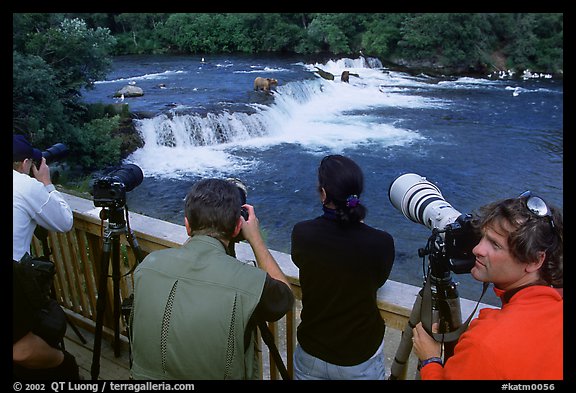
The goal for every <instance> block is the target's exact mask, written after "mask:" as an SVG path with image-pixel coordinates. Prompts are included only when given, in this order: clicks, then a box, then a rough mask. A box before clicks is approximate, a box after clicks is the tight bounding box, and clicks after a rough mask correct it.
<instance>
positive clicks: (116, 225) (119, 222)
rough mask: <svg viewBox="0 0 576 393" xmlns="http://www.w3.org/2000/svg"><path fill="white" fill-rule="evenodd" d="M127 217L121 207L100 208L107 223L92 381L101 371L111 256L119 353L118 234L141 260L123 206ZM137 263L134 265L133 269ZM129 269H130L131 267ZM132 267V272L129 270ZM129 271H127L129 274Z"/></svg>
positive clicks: (101, 261) (115, 324)
mask: <svg viewBox="0 0 576 393" xmlns="http://www.w3.org/2000/svg"><path fill="white" fill-rule="evenodd" d="M125 212H126V220H125V219H124V211H123V208H122V207H105V208H103V209H102V210H101V211H100V218H101V219H102V220H106V219H108V226H107V228H106V230H105V231H104V237H103V245H102V253H101V255H100V283H99V286H98V300H97V303H96V328H95V332H94V350H93V354H92V367H91V374H92V380H97V379H98V375H99V373H100V350H101V344H102V328H103V322H104V309H105V306H106V298H107V295H108V290H107V281H108V269H109V266H110V258H112V282H113V290H114V303H113V309H114V313H113V318H114V320H113V321H114V355H115V356H116V357H118V356H120V313H121V306H120V235H122V234H125V235H126V239H127V240H128V243H129V244H130V247H131V248H132V251H133V252H134V255H135V257H136V261H137V264H138V263H140V262H141V261H142V255H141V251H140V247H139V246H138V241H137V240H136V237H135V236H134V234H133V233H132V230H131V229H130V227H129V225H128V226H127V225H126V222H127V218H128V208H127V207H126V208H125ZM135 267H136V266H134V268H135ZM134 268H132V270H133V269H134ZM132 270H131V271H132ZM131 271H130V272H128V273H127V274H130V273H131Z"/></svg>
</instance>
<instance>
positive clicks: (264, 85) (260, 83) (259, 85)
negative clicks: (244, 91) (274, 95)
mask: <svg viewBox="0 0 576 393" xmlns="http://www.w3.org/2000/svg"><path fill="white" fill-rule="evenodd" d="M276 86H278V81H277V80H276V79H272V78H262V77H260V76H259V77H257V78H256V79H254V90H256V91H258V90H264V91H265V92H269V91H270V89H271V88H273V87H276Z"/></svg>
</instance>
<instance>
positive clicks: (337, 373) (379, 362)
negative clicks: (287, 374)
mask: <svg viewBox="0 0 576 393" xmlns="http://www.w3.org/2000/svg"><path fill="white" fill-rule="evenodd" d="M383 349H384V346H383V345H381V346H380V348H378V351H377V352H376V354H375V355H374V356H372V357H371V358H370V359H368V360H366V361H365V362H364V363H360V364H357V365H355V366H337V365H335V364H331V363H327V362H325V361H324V360H321V359H318V358H316V357H314V356H312V355H310V354H309V353H307V352H306V351H304V350H303V349H302V347H301V346H300V344H298V345H297V346H296V350H295V351H294V379H295V380H296V379H299V380H317V379H385V376H386V367H385V365H384V356H385V355H384V350H383Z"/></svg>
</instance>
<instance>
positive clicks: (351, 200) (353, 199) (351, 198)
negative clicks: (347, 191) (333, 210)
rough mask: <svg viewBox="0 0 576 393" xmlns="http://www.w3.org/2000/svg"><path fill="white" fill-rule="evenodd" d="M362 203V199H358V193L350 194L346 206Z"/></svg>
mask: <svg viewBox="0 0 576 393" xmlns="http://www.w3.org/2000/svg"><path fill="white" fill-rule="evenodd" d="M359 203H360V199H358V195H350V196H349V197H348V198H346V206H347V207H356V206H358V204H359Z"/></svg>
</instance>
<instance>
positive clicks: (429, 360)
mask: <svg viewBox="0 0 576 393" xmlns="http://www.w3.org/2000/svg"><path fill="white" fill-rule="evenodd" d="M429 363H438V364H439V365H441V366H442V359H441V358H439V357H437V356H434V357H431V358H428V359H425V360H422V361H420V363H419V364H418V370H421V369H422V367H424V366H425V365H427V364H429Z"/></svg>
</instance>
